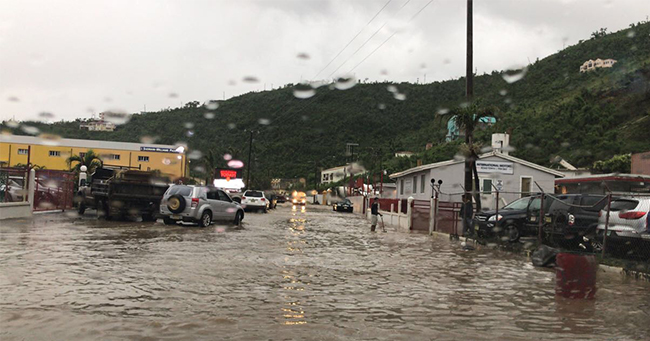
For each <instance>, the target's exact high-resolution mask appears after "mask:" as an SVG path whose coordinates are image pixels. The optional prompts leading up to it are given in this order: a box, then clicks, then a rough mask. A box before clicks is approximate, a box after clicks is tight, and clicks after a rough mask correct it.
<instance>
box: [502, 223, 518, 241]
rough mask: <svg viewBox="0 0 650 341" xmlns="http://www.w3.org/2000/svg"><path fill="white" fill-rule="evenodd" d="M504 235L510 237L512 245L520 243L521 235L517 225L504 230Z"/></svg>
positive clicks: (508, 226)
mask: <svg viewBox="0 0 650 341" xmlns="http://www.w3.org/2000/svg"><path fill="white" fill-rule="evenodd" d="M503 234H504V236H506V237H508V241H509V242H511V243H515V242H517V241H519V237H520V233H519V229H518V228H517V226H515V225H512V224H511V225H507V226H506V227H505V228H504V229H503Z"/></svg>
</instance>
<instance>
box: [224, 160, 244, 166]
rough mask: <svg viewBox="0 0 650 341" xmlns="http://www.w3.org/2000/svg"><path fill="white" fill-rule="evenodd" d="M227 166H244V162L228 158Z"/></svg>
mask: <svg viewBox="0 0 650 341" xmlns="http://www.w3.org/2000/svg"><path fill="white" fill-rule="evenodd" d="M228 167H230V168H242V167H244V163H243V162H242V161H239V160H230V161H228Z"/></svg>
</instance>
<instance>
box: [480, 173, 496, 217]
mask: <svg viewBox="0 0 650 341" xmlns="http://www.w3.org/2000/svg"><path fill="white" fill-rule="evenodd" d="M492 183H493V180H492V179H488V178H481V208H482V209H484V210H487V209H490V210H491V209H494V207H495V203H494V201H495V197H496V194H495V192H494V188H492Z"/></svg>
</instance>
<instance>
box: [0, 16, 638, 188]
mask: <svg viewBox="0 0 650 341" xmlns="http://www.w3.org/2000/svg"><path fill="white" fill-rule="evenodd" d="M649 37H650V23H640V24H638V25H631V27H630V28H629V29H626V30H622V31H619V32H616V33H611V34H606V35H597V36H596V37H592V38H591V39H589V40H586V41H583V42H581V43H579V44H577V45H575V46H570V47H567V48H565V49H564V50H562V51H559V52H558V53H556V54H553V55H551V56H549V57H547V58H544V59H542V60H538V61H536V62H534V63H533V64H531V65H529V66H528V67H527V70H526V73H525V76H524V77H523V78H522V79H521V80H519V81H517V82H514V83H510V84H509V83H508V82H506V81H505V80H504V77H503V76H504V72H493V73H491V74H484V75H477V76H476V78H475V95H476V99H477V100H479V101H480V102H481V104H483V105H493V106H496V107H498V108H499V109H500V113H499V115H498V122H497V124H496V125H494V126H492V127H489V128H486V129H485V130H483V131H478V132H477V133H476V137H477V139H478V141H482V142H484V143H485V144H487V145H489V139H490V134H491V133H492V132H495V131H499V132H503V131H509V132H511V134H512V136H511V144H512V145H513V146H514V147H515V148H516V150H515V151H514V152H513V155H515V156H517V157H520V158H523V159H526V160H529V161H532V162H535V163H538V164H542V165H550V160H551V159H552V158H553V157H554V156H555V155H561V156H562V157H563V158H565V159H566V160H568V161H569V162H571V163H572V164H574V165H576V166H581V167H589V166H591V165H592V163H593V162H594V161H597V160H602V159H607V158H610V157H611V156H613V155H616V154H621V153H629V152H639V151H647V150H650V133H649V132H650V38H649ZM475 58H480V56H475ZM596 58H602V59H605V58H613V59H616V60H617V61H618V62H617V63H616V64H615V65H614V67H613V68H611V69H599V70H596V71H592V72H588V73H584V74H582V73H580V72H579V67H580V65H582V63H583V62H584V61H586V60H588V59H596ZM390 85H393V86H395V87H397V90H398V91H399V93H403V94H405V95H406V99H404V100H397V99H395V98H394V96H393V93H391V92H390V91H388V89H387V87H388V86H390ZM464 86H465V80H464V78H460V79H457V80H450V81H444V82H434V83H429V84H410V83H399V84H394V83H358V84H356V86H354V87H352V88H350V89H348V90H338V89H335V88H334V86H330V87H328V86H323V87H320V88H318V89H317V91H316V95H315V96H313V97H311V98H309V99H298V98H296V97H294V95H293V90H294V86H293V85H291V84H290V85H287V86H285V87H284V88H282V89H278V90H273V91H265V92H256V93H247V94H244V95H241V96H238V97H234V98H231V99H229V100H227V101H220V102H219V104H220V105H219V108H217V109H216V110H214V111H212V112H213V113H214V118H213V119H208V118H206V117H205V114H206V112H208V111H209V110H208V109H207V108H206V107H205V106H203V105H200V104H199V103H198V102H191V103H188V104H187V105H186V106H185V107H182V108H176V109H171V110H163V111H160V112H148V113H144V114H136V115H133V117H132V119H131V120H130V121H129V122H128V123H126V124H124V125H122V126H120V127H119V128H118V129H117V130H116V131H115V132H113V133H95V132H93V133H89V132H87V131H82V130H79V128H78V126H79V121H75V122H59V123H54V124H50V125H46V124H43V123H38V122H26V123H25V124H28V125H33V126H37V127H38V128H40V129H41V131H43V132H48V133H54V134H58V135H61V136H64V137H68V138H94V139H97V138H99V139H106V140H120V141H132V142H137V141H140V140H141V139H142V137H145V136H154V137H157V140H156V142H157V143H165V144H173V143H176V142H179V141H183V142H186V143H188V144H189V147H190V148H191V149H193V150H199V151H201V152H203V153H206V152H207V151H209V150H212V151H214V152H216V153H217V154H218V155H222V154H224V153H231V154H233V155H234V157H236V158H240V159H243V160H245V158H246V154H247V150H248V132H247V131H245V130H246V129H248V130H250V129H252V130H255V131H257V133H256V134H255V135H254V138H255V142H254V146H253V154H254V158H255V159H256V160H255V161H254V162H253V176H254V177H255V179H256V180H257V181H260V182H266V181H267V180H268V178H270V177H306V178H308V179H309V180H310V181H313V180H312V179H313V177H314V175H313V174H314V172H315V169H316V168H317V167H322V168H327V167H332V166H336V165H340V164H342V163H343V162H345V160H346V156H345V145H346V143H348V142H353V143H358V144H359V147H358V148H357V149H356V152H357V153H358V157H359V160H360V161H361V162H362V163H363V164H364V165H365V166H366V167H368V168H371V169H374V170H378V169H379V165H380V163H381V164H382V166H383V167H384V168H388V170H389V171H397V170H401V169H404V168H406V167H409V166H412V165H413V164H414V163H415V160H416V159H417V158H412V159H411V160H408V159H400V160H397V159H395V158H393V157H392V155H393V153H394V152H396V151H400V150H411V151H414V152H418V153H420V155H419V156H418V158H419V159H422V160H423V161H424V162H425V163H426V162H433V161H438V160H444V159H448V158H450V157H452V156H453V155H454V154H455V153H457V151H458V144H459V143H458V142H453V143H446V142H445V135H446V132H447V131H446V127H447V122H446V119H442V118H441V117H440V115H438V112H439V110H440V109H447V108H454V107H457V106H458V105H460V104H461V103H462V102H463V100H464ZM185 123H189V124H190V125H193V128H189V129H188V128H187V127H186V126H185ZM3 125H4V126H5V128H6V124H3ZM12 130H13V133H15V134H24V133H23V132H22V131H21V130H20V129H17V128H15V129H12ZM188 130H191V131H192V132H193V133H194V134H193V135H192V136H188ZM429 142H431V143H433V144H434V148H432V149H430V150H428V151H425V145H426V144H427V143H429ZM197 163H198V162H194V163H193V164H197ZM197 175H198V173H197Z"/></svg>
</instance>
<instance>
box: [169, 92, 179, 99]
mask: <svg viewBox="0 0 650 341" xmlns="http://www.w3.org/2000/svg"><path fill="white" fill-rule="evenodd" d="M168 97H169V98H178V94H177V93H175V92H172V93H170V94H169V95H168Z"/></svg>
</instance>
